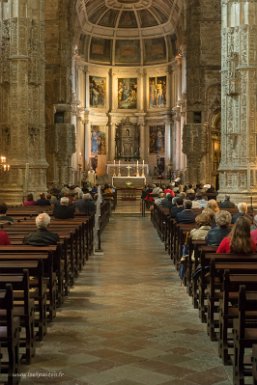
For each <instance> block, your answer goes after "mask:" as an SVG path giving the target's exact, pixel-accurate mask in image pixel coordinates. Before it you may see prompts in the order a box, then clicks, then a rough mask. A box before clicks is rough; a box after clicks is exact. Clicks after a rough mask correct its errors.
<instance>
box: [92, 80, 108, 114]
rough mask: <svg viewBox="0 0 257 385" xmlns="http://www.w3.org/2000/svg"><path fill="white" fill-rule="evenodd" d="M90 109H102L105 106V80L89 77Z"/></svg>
mask: <svg viewBox="0 0 257 385" xmlns="http://www.w3.org/2000/svg"><path fill="white" fill-rule="evenodd" d="M89 94H90V107H93V108H103V107H104V106H105V104H106V78H104V77H100V76H89Z"/></svg>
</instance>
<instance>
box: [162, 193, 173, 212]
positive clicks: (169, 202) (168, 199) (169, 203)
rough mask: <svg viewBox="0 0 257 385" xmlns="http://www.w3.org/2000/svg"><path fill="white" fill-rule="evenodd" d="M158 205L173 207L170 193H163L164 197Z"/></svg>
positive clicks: (167, 207)
mask: <svg viewBox="0 0 257 385" xmlns="http://www.w3.org/2000/svg"><path fill="white" fill-rule="evenodd" d="M160 207H164V208H166V209H171V208H172V207H173V205H172V196H171V195H170V193H167V194H166V195H165V198H164V199H163V200H162V202H161V203H160Z"/></svg>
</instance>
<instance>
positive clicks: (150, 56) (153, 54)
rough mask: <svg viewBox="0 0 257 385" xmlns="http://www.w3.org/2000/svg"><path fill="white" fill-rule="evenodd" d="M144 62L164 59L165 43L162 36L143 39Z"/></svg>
mask: <svg viewBox="0 0 257 385" xmlns="http://www.w3.org/2000/svg"><path fill="white" fill-rule="evenodd" d="M144 47H145V49H144V61H145V63H152V62H155V63H156V62H160V61H164V60H166V43H165V39H164V38H158V39H145V40H144Z"/></svg>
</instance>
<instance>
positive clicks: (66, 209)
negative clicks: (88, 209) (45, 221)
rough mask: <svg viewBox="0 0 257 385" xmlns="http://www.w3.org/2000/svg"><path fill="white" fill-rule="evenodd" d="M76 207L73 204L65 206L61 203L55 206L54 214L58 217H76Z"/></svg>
mask: <svg viewBox="0 0 257 385" xmlns="http://www.w3.org/2000/svg"><path fill="white" fill-rule="evenodd" d="M74 214H75V207H74V206H73V205H70V206H64V205H60V204H59V203H58V204H57V205H56V206H55V207H54V210H53V216H54V217H55V218H57V219H69V218H74Z"/></svg>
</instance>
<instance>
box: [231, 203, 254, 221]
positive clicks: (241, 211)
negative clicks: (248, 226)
mask: <svg viewBox="0 0 257 385" xmlns="http://www.w3.org/2000/svg"><path fill="white" fill-rule="evenodd" d="M237 208H238V213H235V214H233V216H232V223H236V221H237V219H238V218H239V217H246V218H247V219H248V220H249V221H251V220H252V219H251V217H250V215H248V214H247V211H248V205H247V203H246V202H240V203H238V205H237Z"/></svg>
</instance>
